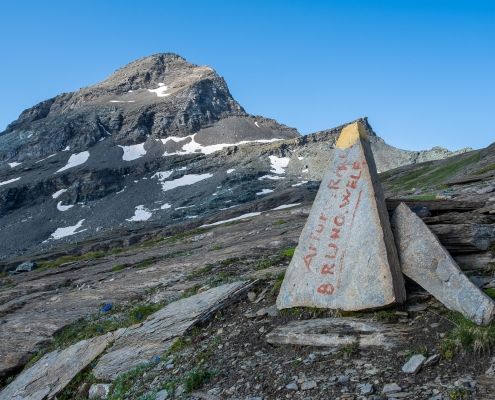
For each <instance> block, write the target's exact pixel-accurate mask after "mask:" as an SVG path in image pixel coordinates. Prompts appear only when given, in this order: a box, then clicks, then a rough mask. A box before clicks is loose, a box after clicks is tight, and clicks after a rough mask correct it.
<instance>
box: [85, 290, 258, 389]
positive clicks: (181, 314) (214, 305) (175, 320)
mask: <svg viewBox="0 0 495 400" xmlns="http://www.w3.org/2000/svg"><path fill="white" fill-rule="evenodd" d="M248 288H249V284H248V283H246V282H235V283H231V284H227V285H223V286H219V287H216V288H213V289H210V290H207V291H205V292H202V293H199V294H197V295H195V296H191V297H188V298H186V299H182V300H179V301H176V302H174V303H171V304H169V305H168V306H166V307H164V308H162V309H161V310H160V311H157V312H156V313H154V314H153V315H151V316H150V317H148V319H147V320H146V321H145V322H144V323H143V324H138V325H136V326H131V327H129V328H127V329H126V330H125V331H124V332H123V333H122V335H120V336H119V338H118V339H117V340H116V342H115V344H114V346H113V347H112V348H111V349H110V350H109V351H108V352H107V353H106V354H105V355H104V356H103V357H102V358H101V359H100V361H99V362H98V364H97V365H96V367H95V369H94V370H93V373H94V376H95V377H97V378H98V379H104V380H114V379H115V378H116V377H117V376H118V375H120V374H123V373H126V372H128V371H130V370H132V369H133V368H134V367H136V366H137V365H139V364H141V363H144V362H150V361H152V360H154V359H155V357H159V356H161V355H162V354H163V353H165V352H166V351H167V350H168V348H169V347H170V346H171V345H172V344H173V342H174V341H175V340H176V339H177V337H178V336H179V335H182V334H184V333H185V332H187V331H188V330H189V329H191V328H192V327H193V326H194V325H196V324H197V323H199V322H200V321H203V320H206V319H208V317H209V316H211V315H213V314H214V313H215V312H216V311H218V310H219V309H221V308H223V307H225V306H227V305H228V304H230V303H231V302H233V301H234V300H235V299H237V298H238V297H239V296H241V295H242V294H245V293H246V292H247V289H248Z"/></svg>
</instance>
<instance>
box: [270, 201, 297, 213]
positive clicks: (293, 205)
mask: <svg viewBox="0 0 495 400" xmlns="http://www.w3.org/2000/svg"><path fill="white" fill-rule="evenodd" d="M300 204H301V203H294V204H282V205H281V206H278V207H275V208H272V209H271V210H270V211H277V210H283V209H284V208H291V207H295V206H298V205H300Z"/></svg>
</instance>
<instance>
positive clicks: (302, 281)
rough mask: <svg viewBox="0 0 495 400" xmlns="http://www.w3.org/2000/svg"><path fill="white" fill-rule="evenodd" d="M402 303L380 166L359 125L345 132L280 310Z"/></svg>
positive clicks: (297, 252)
mask: <svg viewBox="0 0 495 400" xmlns="http://www.w3.org/2000/svg"><path fill="white" fill-rule="evenodd" d="M405 298H406V292H405V288H404V281H403V277H402V272H401V270H400V265H399V260H398V257H397V252H396V249H395V244H394V240H393V236H392V232H391V229H390V223H389V218H388V212H387V208H386V206H385V199H384V196H383V191H382V188H381V185H380V181H379V179H378V175H377V172H376V166H375V161H374V159H373V154H372V153H371V148H370V144H369V141H368V136H367V134H366V131H365V129H364V127H363V126H362V125H361V124H360V123H359V122H356V123H354V124H351V125H348V126H346V127H345V128H344V129H343V130H342V133H341V134H340V137H339V140H338V142H337V144H336V148H335V152H334V155H333V159H332V162H331V164H330V168H329V170H328V173H327V175H326V176H325V178H324V179H323V180H322V183H321V185H320V189H319V191H318V194H317V195H316V199H315V201H314V203H313V208H312V210H311V213H310V215H309V217H308V220H307V222H306V225H305V227H304V229H303V231H302V233H301V237H300V239H299V245H298V246H297V248H296V250H295V252H294V256H293V258H292V261H291V263H290V265H289V267H288V269H287V272H286V275H285V279H284V281H283V283H282V287H281V289H280V294H279V296H278V298H277V307H278V308H279V309H283V308H289V307H319V308H334V309H341V310H348V311H352V310H362V309H370V308H377V307H383V306H386V305H389V304H393V303H401V302H403V301H404V300H405Z"/></svg>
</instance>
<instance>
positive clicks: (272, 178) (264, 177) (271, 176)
mask: <svg viewBox="0 0 495 400" xmlns="http://www.w3.org/2000/svg"><path fill="white" fill-rule="evenodd" d="M263 179H271V180H273V181H276V180H278V179H284V178H283V177H282V176H274V175H263V176H260V177H259V178H258V180H259V181H262V180H263Z"/></svg>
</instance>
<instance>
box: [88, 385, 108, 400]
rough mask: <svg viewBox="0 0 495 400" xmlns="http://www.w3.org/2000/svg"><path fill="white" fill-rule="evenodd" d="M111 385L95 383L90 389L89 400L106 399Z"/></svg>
mask: <svg viewBox="0 0 495 400" xmlns="http://www.w3.org/2000/svg"><path fill="white" fill-rule="evenodd" d="M110 386H111V385H110V384H108V383H95V384H94V385H91V387H90V388H89V394H88V399H106V398H107V396H108V393H109V392H110Z"/></svg>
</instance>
